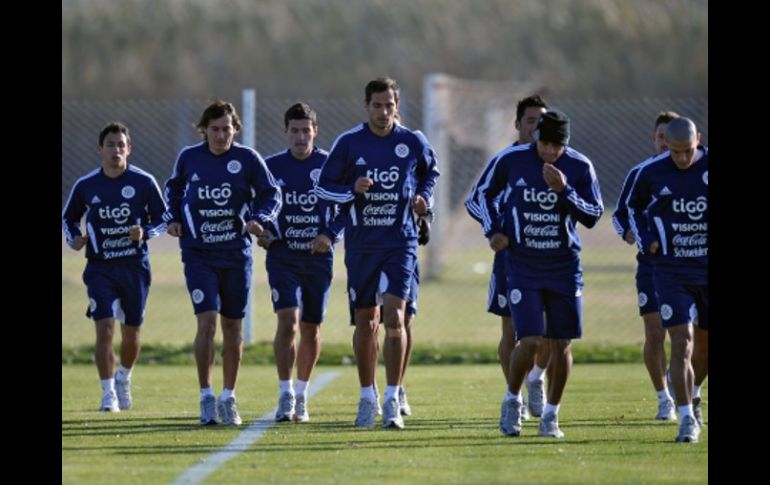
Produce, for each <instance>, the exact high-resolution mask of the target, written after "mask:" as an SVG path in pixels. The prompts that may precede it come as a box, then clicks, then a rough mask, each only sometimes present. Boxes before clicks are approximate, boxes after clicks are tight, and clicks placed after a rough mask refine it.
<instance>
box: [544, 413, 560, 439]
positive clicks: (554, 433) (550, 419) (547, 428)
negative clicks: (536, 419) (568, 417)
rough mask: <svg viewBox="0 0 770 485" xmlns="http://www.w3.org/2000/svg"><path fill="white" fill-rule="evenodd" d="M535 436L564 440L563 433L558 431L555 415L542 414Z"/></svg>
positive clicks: (557, 420)
mask: <svg viewBox="0 0 770 485" xmlns="http://www.w3.org/2000/svg"><path fill="white" fill-rule="evenodd" d="M537 435H538V436H547V437H550V438H564V433H562V431H561V430H560V429H559V417H558V416H557V415H556V413H548V414H544V415H543V416H542V417H541V418H540V429H539V430H538V432H537Z"/></svg>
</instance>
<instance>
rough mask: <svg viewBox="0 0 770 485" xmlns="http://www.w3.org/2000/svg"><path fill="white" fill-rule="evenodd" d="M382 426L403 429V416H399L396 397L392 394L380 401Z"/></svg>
mask: <svg viewBox="0 0 770 485" xmlns="http://www.w3.org/2000/svg"><path fill="white" fill-rule="evenodd" d="M382 426H383V427H384V428H398V429H404V418H402V417H401V407H400V406H399V404H398V397H396V396H393V398H391V399H386V400H385V402H383V403H382Z"/></svg>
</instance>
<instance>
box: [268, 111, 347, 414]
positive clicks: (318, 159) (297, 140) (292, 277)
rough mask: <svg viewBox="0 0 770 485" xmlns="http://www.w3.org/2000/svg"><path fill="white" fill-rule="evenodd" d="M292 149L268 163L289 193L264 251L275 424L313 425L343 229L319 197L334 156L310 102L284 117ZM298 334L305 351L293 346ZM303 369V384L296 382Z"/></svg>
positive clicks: (300, 380)
mask: <svg viewBox="0 0 770 485" xmlns="http://www.w3.org/2000/svg"><path fill="white" fill-rule="evenodd" d="M284 127H285V130H286V136H287V139H288V143H289V149H288V150H285V151H283V152H280V153H276V154H274V155H271V156H270V157H268V158H267V159H265V163H266V164H267V168H268V169H269V170H270V173H272V174H273V177H275V179H276V181H277V183H278V185H279V186H280V187H281V192H282V193H283V198H284V199H283V207H282V209H281V213H280V214H279V215H278V219H276V221H275V222H274V223H268V224H266V225H265V231H264V232H263V233H262V235H261V236H260V237H259V238H258V240H257V241H258V244H259V245H260V246H262V247H264V248H265V249H267V258H266V260H265V267H266V268H267V274H268V279H269V282H270V289H271V296H272V300H273V309H274V311H275V313H276V316H277V318H278V325H277V328H276V332H275V339H274V341H273V352H274V354H275V363H276V367H277V368H278V379H279V382H278V384H279V388H280V392H279V398H278V408H277V411H276V414H275V420H276V421H289V420H295V421H298V422H305V421H308V420H309V419H310V416H309V414H308V410H307V390H308V381H310V375H311V373H312V372H313V367H315V364H316V362H317V361H318V356H319V355H320V353H321V322H322V321H323V318H324V314H325V313H326V305H327V302H328V299H329V289H330V287H331V282H332V257H333V244H334V242H336V241H337V240H338V237H339V236H340V235H341V234H340V233H341V231H342V228H343V227H344V225H343V223H341V222H340V221H339V220H340V219H341V217H339V214H338V213H337V211H336V206H335V205H334V204H331V203H329V202H328V201H325V200H319V199H318V197H317V196H316V195H315V194H314V193H313V187H314V185H315V182H316V181H317V180H318V174H319V173H320V171H321V165H323V163H324V162H325V161H326V157H327V155H328V153H327V152H326V151H324V150H321V149H320V148H317V147H316V146H315V138H316V136H317V135H318V118H317V114H316V112H315V111H314V110H313V109H312V108H311V107H310V106H309V105H307V104H306V103H296V104H294V105H292V106H291V107H290V108H289V109H288V110H287V111H286V114H285V115H284ZM297 328H299V334H300V338H299V347H296V346H295V343H294V339H295V337H296V334H297ZM295 363H296V365H297V384H296V388H293V387H292V381H291V375H292V370H293V368H294V365H295Z"/></svg>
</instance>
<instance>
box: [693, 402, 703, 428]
mask: <svg viewBox="0 0 770 485" xmlns="http://www.w3.org/2000/svg"><path fill="white" fill-rule="evenodd" d="M692 414H693V415H694V416H695V420H696V421H698V426H703V410H702V409H701V407H700V398H699V397H694V398H692Z"/></svg>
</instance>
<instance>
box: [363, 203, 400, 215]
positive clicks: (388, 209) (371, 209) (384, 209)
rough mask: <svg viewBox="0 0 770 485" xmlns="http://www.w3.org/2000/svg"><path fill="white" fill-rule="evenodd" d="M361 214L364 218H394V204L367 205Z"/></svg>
mask: <svg viewBox="0 0 770 485" xmlns="http://www.w3.org/2000/svg"><path fill="white" fill-rule="evenodd" d="M363 212H364V215H365V216H394V215H396V204H383V205H367V206H366V207H364V211H363Z"/></svg>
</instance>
